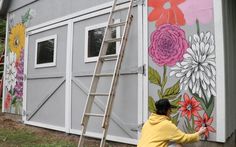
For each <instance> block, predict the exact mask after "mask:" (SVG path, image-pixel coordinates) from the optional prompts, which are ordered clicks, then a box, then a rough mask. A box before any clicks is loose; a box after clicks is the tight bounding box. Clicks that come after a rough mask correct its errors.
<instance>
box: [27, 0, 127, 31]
mask: <svg viewBox="0 0 236 147" xmlns="http://www.w3.org/2000/svg"><path fill="white" fill-rule="evenodd" d="M128 2H129V1H128V0H122V1H121V2H120V3H122V4H121V5H120V6H122V5H127V4H128ZM112 4H113V1H111V2H107V3H104V4H101V5H97V6H94V7H91V8H88V9H84V10H82V11H78V12H75V13H73V14H70V15H66V16H64V17H61V18H57V19H53V20H51V21H48V22H45V23H42V24H39V25H36V26H33V27H29V28H27V29H26V31H27V32H29V31H33V30H36V29H39V28H43V27H47V26H49V25H53V24H56V23H59V22H62V21H66V20H69V19H73V18H76V17H79V16H84V15H87V14H89V13H93V12H96V11H100V10H102V9H109V12H110V9H111V6H112Z"/></svg>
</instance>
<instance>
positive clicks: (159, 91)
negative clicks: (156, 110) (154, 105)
mask: <svg viewBox="0 0 236 147" xmlns="http://www.w3.org/2000/svg"><path fill="white" fill-rule="evenodd" d="M157 94H158V96H159V98H160V99H162V93H161V90H158V91H157Z"/></svg>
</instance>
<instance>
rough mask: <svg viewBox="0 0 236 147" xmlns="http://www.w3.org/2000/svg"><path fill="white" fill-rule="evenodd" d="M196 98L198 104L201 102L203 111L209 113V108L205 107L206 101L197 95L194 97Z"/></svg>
mask: <svg viewBox="0 0 236 147" xmlns="http://www.w3.org/2000/svg"><path fill="white" fill-rule="evenodd" d="M194 97H195V98H196V100H197V101H198V102H200V104H201V107H202V109H203V110H204V111H205V112H207V107H206V105H205V102H204V100H203V99H202V98H200V97H198V96H197V95H194Z"/></svg>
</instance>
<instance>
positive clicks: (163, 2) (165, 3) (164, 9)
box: [148, 0, 185, 26]
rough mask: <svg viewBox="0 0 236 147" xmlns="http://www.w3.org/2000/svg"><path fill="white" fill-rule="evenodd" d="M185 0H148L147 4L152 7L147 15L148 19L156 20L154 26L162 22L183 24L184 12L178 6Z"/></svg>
mask: <svg viewBox="0 0 236 147" xmlns="http://www.w3.org/2000/svg"><path fill="white" fill-rule="evenodd" d="M183 2H185V0H149V1H148V6H150V7H153V10H152V12H151V13H150V14H149V16H148V20H149V21H156V26H160V25H162V24H175V25H179V26H183V25H185V19H184V14H183V12H182V11H181V9H180V8H179V7H178V5H179V4H181V3H183Z"/></svg>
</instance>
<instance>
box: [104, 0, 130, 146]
mask: <svg viewBox="0 0 236 147" xmlns="http://www.w3.org/2000/svg"><path fill="white" fill-rule="evenodd" d="M132 6H133V0H131V2H130V6H129V10H128V15H127V18H126V22H127V23H126V24H125V27H124V32H123V35H122V41H121V46H120V54H119V55H118V56H119V57H118V60H117V62H116V66H115V72H114V76H113V78H112V86H111V88H110V92H109V98H108V102H107V105H106V110H105V115H104V119H103V125H102V126H103V128H104V130H103V137H102V140H101V143H100V147H104V146H105V141H106V136H107V132H108V127H109V118H110V113H111V110H112V105H113V101H114V97H115V91H116V86H117V84H118V77H119V75H120V72H119V71H120V68H121V63H122V60H123V56H124V51H125V50H124V48H125V46H126V43H127V39H128V33H129V31H130V25H131V22H132V16H131V8H132Z"/></svg>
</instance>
